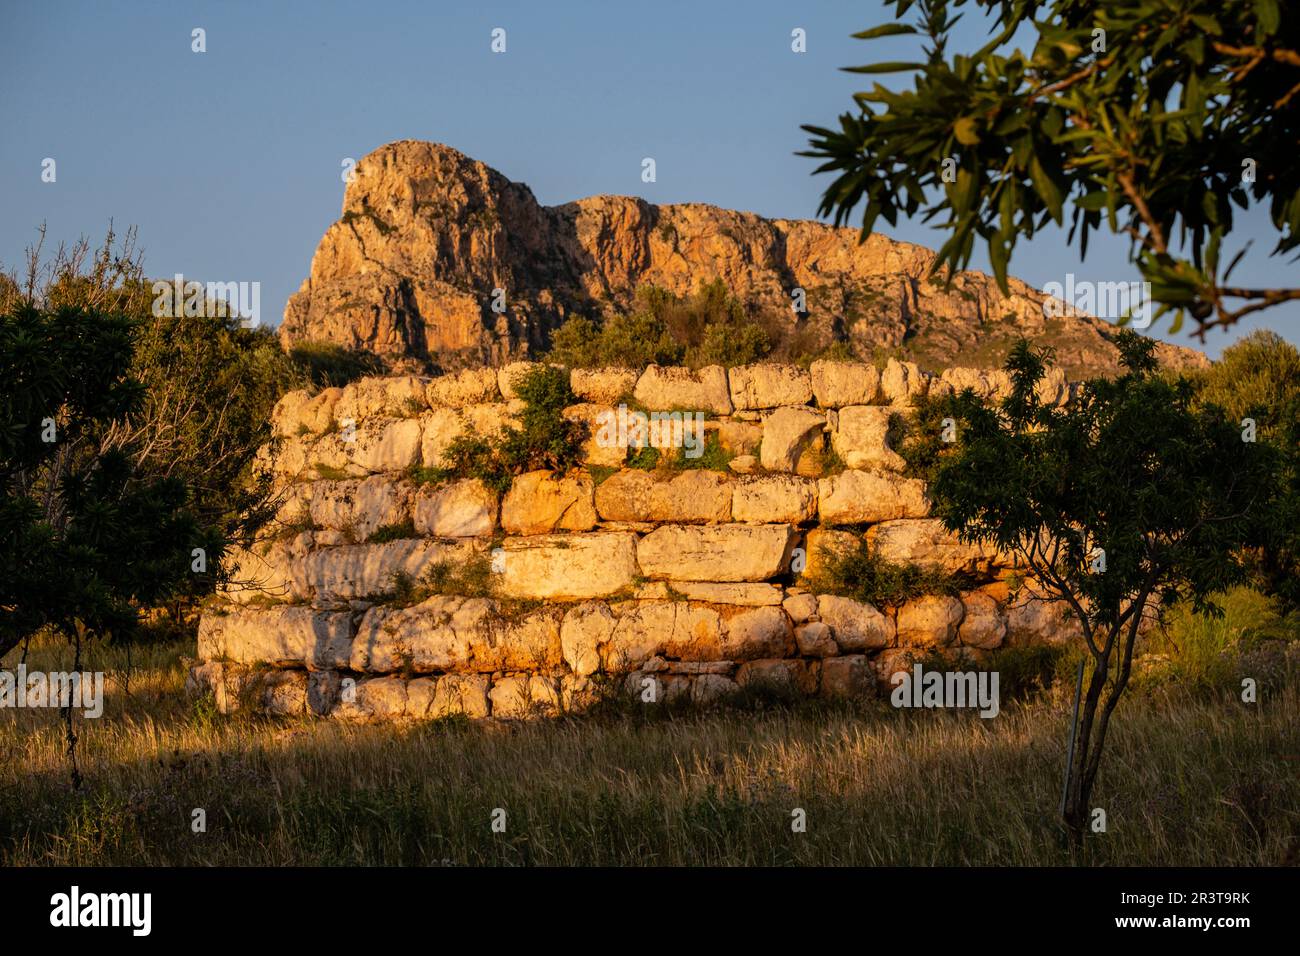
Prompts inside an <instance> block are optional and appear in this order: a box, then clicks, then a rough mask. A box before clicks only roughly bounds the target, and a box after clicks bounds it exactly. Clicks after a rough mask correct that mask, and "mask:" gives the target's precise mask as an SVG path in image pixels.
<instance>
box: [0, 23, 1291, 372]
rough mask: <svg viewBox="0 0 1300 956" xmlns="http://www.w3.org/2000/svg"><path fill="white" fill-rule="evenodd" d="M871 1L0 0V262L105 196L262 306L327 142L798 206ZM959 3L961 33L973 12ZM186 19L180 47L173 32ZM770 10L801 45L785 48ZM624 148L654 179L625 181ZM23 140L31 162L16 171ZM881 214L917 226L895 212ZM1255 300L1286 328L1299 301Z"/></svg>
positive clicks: (1246, 276) (1219, 343)
mask: <svg viewBox="0 0 1300 956" xmlns="http://www.w3.org/2000/svg"><path fill="white" fill-rule="evenodd" d="M887 19H889V13H888V12H887V11H886V9H885V7H884V5H883V3H879V2H878V0H877V2H868V3H850V2H809V0H805V2H802V3H799V4H791V3H779V2H767V0H750V2H740V0H735V2H722V0H708V2H700V0H696V2H671V0H655V2H653V3H631V2H625V3H612V2H608V0H606V2H596V0H593V2H577V0H565V2H561V0H554V2H538V0H533V2H520V3H492V2H475V3H468V2H467V3H439V2H435V0H425V2H410V3H383V2H361V0H354V2H348V3H335V2H294V3H288V2H280V3H276V2H270V0H267V2H260V3H259V2H242V0H240V2H220V3H217V2H213V3H200V2H186V0H180V2H113V0H88V2H81V3H68V2H61V0H43V2H40V3H17V2H15V0H0V103H2V105H3V117H4V119H3V128H4V133H3V136H2V137H0V263H3V265H4V267H5V268H6V269H8V268H10V267H13V266H16V265H18V264H20V262H21V258H22V253H23V249H24V248H25V247H26V246H27V245H28V244H29V243H30V242H31V241H32V240H33V238H34V237H35V228H36V226H37V225H38V224H40V223H41V222H42V221H44V222H47V223H48V225H49V234H50V240H51V241H53V242H57V241H59V240H65V241H70V240H74V239H76V238H77V237H78V236H80V235H86V236H88V237H90V238H91V239H92V240H94V239H98V238H101V237H102V236H103V233H104V230H105V227H106V226H107V224H108V222H109V220H110V219H112V220H114V222H115V224H116V226H117V227H118V229H119V231H120V230H121V229H122V228H123V227H125V226H128V225H136V226H138V227H139V233H140V243H141V246H142V247H143V248H144V250H145V266H146V268H147V270H148V271H149V273H150V274H151V275H155V276H171V275H172V274H174V273H177V272H181V273H185V274H186V275H188V276H192V277H195V278H201V279H205V280H206V279H212V280H222V281H227V280H233V281H253V280H256V281H260V282H261V283H262V315H263V320H264V321H270V322H274V323H278V322H279V318H280V315H281V314H282V312H283V307H284V302H285V299H286V298H287V297H288V295H289V294H290V293H291V292H293V291H294V290H296V289H297V287H298V285H299V284H300V283H301V282H302V280H303V278H304V277H305V276H306V275H307V272H308V268H309V265H310V262H311V256H312V253H313V251H314V250H315V247H316V244H317V242H318V241H319V239H320V237H321V234H322V233H323V232H324V230H325V228H326V227H327V226H328V225H329V224H330V223H331V222H332V221H334V220H335V219H336V218H337V217H338V215H339V208H340V203H341V200H342V192H343V184H342V182H341V181H340V176H339V174H340V171H341V170H340V162H341V161H342V160H343V159H344V158H345V157H354V158H358V159H359V158H360V157H361V156H363V155H365V154H366V153H367V152H369V151H370V150H372V149H374V148H375V147H377V146H379V145H381V144H382V143H385V142H388V141H390V140H395V139H408V138H409V139H427V140H434V141H437V142H443V143H447V144H449V145H451V146H454V147H456V148H457V149H460V150H461V151H463V152H465V153H467V154H468V155H470V156H472V157H474V158H476V159H480V160H482V161H484V162H486V163H487V164H489V165H491V166H494V167H496V168H497V169H499V170H500V171H501V172H503V173H504V174H505V175H507V176H508V177H510V178H511V179H515V180H520V181H523V182H526V183H527V184H528V185H529V186H530V187H532V190H533V192H534V193H535V194H536V195H537V198H538V199H539V200H540V201H541V202H543V203H546V204H548V205H550V204H555V203H562V202H566V201H568V200H570V199H576V198H579V197H581V196H587V195H592V194H596V193H621V194H635V195H641V196H644V197H645V198H646V199H648V200H650V201H652V202H659V203H663V202H686V201H692V202H707V203H713V204H715V205H719V206H725V207H732V208H737V209H745V210H752V211H754V212H757V213H760V214H762V215H765V216H783V217H788V218H813V216H814V213H815V210H816V207H817V201H818V197H819V194H820V191H821V189H823V188H824V187H825V186H826V184H827V182H828V181H829V180H828V179H827V178H826V177H816V178H814V177H812V176H811V175H810V173H811V171H812V169H813V167H814V165H815V164H814V163H813V161H812V160H809V159H804V158H802V157H798V156H795V155H794V153H795V152H796V151H797V150H799V149H802V148H804V147H805V145H806V140H807V137H806V135H805V134H804V133H802V132H801V130H800V129H799V126H800V124H801V123H818V124H821V125H829V124H830V123H831V122H832V121H833V120H834V118H835V117H836V116H838V114H839V113H840V112H843V111H844V110H845V109H847V108H849V107H850V106H851V100H850V95H851V94H852V93H853V92H854V91H855V90H858V89H862V88H864V86H865V83H864V80H865V79H867V78H862V77H857V76H854V75H851V74H846V73H842V72H840V71H839V70H838V69H837V68H838V67H841V66H848V65H852V64H856V63H862V62H866V61H868V60H871V59H905V58H907V57H906V56H905V55H904V56H899V55H898V54H900V53H904V52H905V45H906V44H908V43H910V42H911V41H910V40H909V39H907V38H903V39H890V40H883V41H872V42H870V43H865V42H862V41H857V40H852V39H850V37H849V34H851V33H853V32H854V31H857V30H861V29H864V28H866V27H868V26H874V25H876V24H877V23H880V22H883V21H884V20H887ZM967 19H968V20H970V19H971V17H969V16H968V18H967ZM964 26H965V27H966V32H965V34H964V35H963V41H964V42H965V44H966V48H973V46H974V45H976V44H977V43H978V42H979V40H980V39H981V38H982V37H983V33H982V31H980V30H978V29H976V25H974V24H964ZM194 27H202V28H204V29H205V30H206V31H207V52H206V53H203V54H196V53H193V52H191V50H190V43H191V41H190V32H191V30H192V29H193V28H194ZM494 27H502V28H504V29H505V30H506V31H507V52H506V53H505V54H503V55H496V54H493V53H492V52H491V51H490V49H489V43H490V33H491V31H492V29H493V28H494ZM795 27H802V28H804V29H805V30H806V31H807V37H808V52H807V53H805V54H795V53H792V52H791V50H790V42H791V41H790V31H791V30H792V29H793V28H795ZM645 156H652V157H654V158H655V160H656V163H657V167H658V181H657V182H656V183H652V184H646V183H642V182H641V179H640V171H641V167H640V163H641V159H642V157H645ZM45 157H53V158H54V159H55V160H56V161H57V163H58V167H57V169H58V181H57V182H56V183H53V184H47V183H42V182H41V178H40V172H41V161H42V160H43V159H44V158H45ZM1266 226H1267V220H1266V218H1265V217H1264V216H1262V215H1256V216H1254V217H1252V218H1251V219H1250V220H1249V221H1248V222H1247V223H1246V224H1245V225H1244V228H1242V229H1241V230H1239V231H1238V233H1237V234H1235V235H1234V240H1236V239H1237V238H1238V237H1239V236H1240V237H1241V238H1245V237H1248V236H1252V235H1253V236H1256V237H1257V242H1256V247H1255V251H1256V252H1257V253H1262V252H1263V251H1265V250H1267V249H1268V248H1270V247H1271V245H1272V242H1271V238H1270V236H1271V234H1270V233H1269V232H1268V231H1267V229H1266ZM884 229H885V231H886V232H887V233H888V234H890V235H892V236H894V237H896V238H900V239H906V240H909V241H912V242H917V243H921V244H923V245H927V246H930V247H931V248H936V247H937V246H938V245H939V244H940V242H941V241H942V239H941V238H940V236H939V234H938V233H936V232H935V231H933V230H932V229H930V228H929V227H928V226H922V225H920V224H900V226H899V228H897V229H890V228H889V227H888V226H887V225H885V227H884ZM1126 252H1127V243H1126V242H1124V241H1121V240H1118V239H1111V240H1109V241H1107V239H1106V238H1105V237H1101V236H1097V237H1095V238H1094V240H1093V244H1092V248H1091V249H1090V250H1089V256H1088V259H1087V261H1086V263H1080V262H1079V260H1078V256H1077V253H1074V252H1072V251H1070V250H1069V249H1068V248H1067V247H1066V245H1065V239H1064V234H1060V235H1044V236H1043V237H1042V238H1040V239H1036V240H1035V242H1034V246H1033V247H1032V249H1031V248H1024V247H1022V248H1021V249H1020V250H1018V251H1017V258H1016V259H1014V260H1013V262H1012V269H1011V271H1012V272H1013V273H1014V274H1016V275H1018V276H1020V277H1021V278H1023V279H1024V280H1026V281H1027V282H1029V283H1031V284H1033V285H1035V286H1037V287H1039V288H1041V287H1042V286H1043V285H1044V284H1045V283H1047V282H1049V281H1062V280H1063V278H1064V275H1065V273H1067V272H1073V273H1074V274H1075V275H1076V277H1077V278H1080V279H1092V280H1094V281H1120V280H1129V279H1133V278H1136V274H1135V273H1134V271H1133V270H1132V268H1131V267H1130V266H1128V265H1127V262H1126ZM973 267H974V268H981V269H984V268H987V262H986V261H985V260H983V259H977V260H976V261H975V262H974V263H973ZM1285 273H1291V281H1290V284H1294V273H1295V269H1294V268H1293V267H1289V266H1288V265H1287V263H1286V261H1285V260H1284V259H1272V260H1269V259H1266V258H1265V257H1264V256H1262V255H1255V256H1254V258H1253V259H1252V260H1251V261H1249V262H1248V263H1246V264H1244V265H1243V266H1242V267H1241V268H1240V269H1239V271H1238V273H1237V275H1236V276H1235V277H1234V278H1236V279H1238V281H1240V282H1242V283H1243V284H1248V283H1258V284H1280V283H1281V282H1285V281H1286V280H1280V279H1279V276H1280V275H1283V274H1285ZM1257 324H1263V325H1265V326H1267V327H1271V328H1275V329H1276V330H1278V331H1279V332H1282V333H1283V334H1284V335H1286V336H1287V337H1288V338H1290V339H1291V340H1292V341H1297V340H1298V339H1300V308H1290V309H1287V310H1283V309H1275V310H1272V311H1271V312H1269V313H1266V316H1265V318H1264V319H1262V320H1260V322H1259V323H1257ZM1161 326H1162V327H1167V326H1168V322H1167V320H1162V322H1161ZM1253 327H1255V325H1254V324H1249V325H1243V327H1242V329H1241V330H1239V331H1234V332H1233V333H1231V334H1230V335H1225V334H1222V333H1216V334H1214V335H1213V337H1212V338H1211V339H1210V341H1209V343H1208V348H1207V351H1209V352H1210V353H1211V354H1218V352H1219V351H1220V350H1221V348H1222V347H1223V345H1224V344H1226V343H1227V342H1230V341H1232V340H1233V339H1235V338H1236V337H1238V336H1239V335H1240V334H1242V333H1243V332H1244V331H1245V330H1247V329H1249V328H1253ZM1163 337H1166V338H1168V337H1169V336H1167V335H1166V336H1163ZM1173 340H1174V341H1181V342H1183V343H1185V344H1195V343H1192V342H1191V341H1190V340H1189V339H1188V338H1187V335H1186V332H1183V333H1181V334H1180V335H1179V336H1177V337H1174V338H1173Z"/></svg>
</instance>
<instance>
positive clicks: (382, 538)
mask: <svg viewBox="0 0 1300 956" xmlns="http://www.w3.org/2000/svg"><path fill="white" fill-rule="evenodd" d="M414 537H416V534H415V524H414V522H412V521H411V519H410V518H407V519H406V520H405V521H398V522H395V523H393V524H382V525H380V526H379V527H378V528H376V529H375V530H374V532H373V533H372V534H371V535H370V538H369V543H370V544H384V543H386V542H388V541H402V540H404V539H406V538H414Z"/></svg>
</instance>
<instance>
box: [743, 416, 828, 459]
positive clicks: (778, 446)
mask: <svg viewBox="0 0 1300 956" xmlns="http://www.w3.org/2000/svg"><path fill="white" fill-rule="evenodd" d="M825 427H826V419H825V418H824V417H823V416H822V415H820V414H818V413H817V412H815V411H813V410H812V409H811V408H788V407H787V408H778V409H777V410H776V411H774V412H772V414H770V415H768V416H766V417H765V418H764V419H763V445H762V447H761V448H760V449H759V461H760V462H761V463H762V465H763V468H764V469H766V470H767V471H795V470H797V468H798V464H799V459H800V457H801V456H803V454H804V453H805V452H806V451H807V450H808V448H809V446H810V444H811V443H812V442H813V440H814V439H816V438H818V437H819V436H820V435H821V433H822V431H823V430H824V429H825Z"/></svg>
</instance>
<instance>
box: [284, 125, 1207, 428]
mask: <svg viewBox="0 0 1300 956" xmlns="http://www.w3.org/2000/svg"><path fill="white" fill-rule="evenodd" d="M355 173H356V176H355V179H354V180H353V181H352V182H351V183H349V184H348V186H347V190H346V193H345V195H344V200H343V214H342V217H341V218H340V219H339V221H338V222H336V223H334V225H332V226H330V228H329V230H328V231H327V232H326V233H325V236H324V237H323V238H322V239H321V242H320V245H319V246H318V248H317V249H316V254H315V256H314V257H313V259H312V265H311V275H310V276H309V277H308V278H307V279H306V281H304V282H303V284H302V287H301V288H300V289H299V291H298V292H297V293H296V294H294V295H293V296H291V297H290V299H289V302H288V305H287V306H286V308H285V314H284V322H283V324H282V325H281V326H280V336H281V339H282V341H283V343H284V344H285V345H286V346H293V345H295V344H298V343H304V342H327V343H334V344H338V345H342V346H344V347H347V348H350V349H361V350H366V351H369V352H372V353H375V354H377V355H379V356H380V357H382V358H383V359H384V360H385V362H386V363H387V365H388V366H389V368H391V369H397V370H415V371H421V372H427V371H454V370H459V369H463V368H473V367H478V366H483V365H493V366H498V365H503V364H506V363H508V362H510V361H512V360H515V359H520V358H527V357H530V356H536V355H538V354H539V353H540V352H542V351H544V350H545V348H546V347H547V345H548V343H549V341H550V335H551V333H552V332H553V331H554V329H556V328H557V327H558V326H559V324H560V323H562V322H563V321H564V320H565V319H566V318H567V317H569V316H571V315H575V314H585V315H588V316H593V317H596V316H599V315H601V314H603V313H604V312H605V311H607V310H628V309H631V308H632V307H633V303H634V300H635V296H636V291H637V289H638V288H640V287H642V286H647V285H652V286H656V287H659V288H661V289H665V290H668V291H671V292H673V293H675V294H677V295H681V296H686V295H689V294H691V293H693V292H694V291H695V290H696V289H697V288H698V286H699V285H700V284H701V283H704V282H709V281H712V280H715V279H717V280H721V281H722V282H723V283H725V285H726V287H727V288H728V289H729V290H730V291H731V292H732V293H733V294H734V295H736V296H737V297H738V298H739V299H740V300H741V301H742V302H743V303H745V305H746V306H747V308H748V310H749V313H750V315H751V316H752V317H753V318H754V319H755V321H761V322H762V323H763V324H764V326H765V327H766V328H768V329H769V330H771V331H772V332H773V333H774V335H775V338H776V340H777V344H778V347H777V350H776V352H775V353H774V355H773V358H775V359H789V358H793V357H798V356H799V355H815V354H818V353H819V351H820V350H822V349H825V348H827V347H828V346H831V345H832V344H833V343H836V342H840V343H843V344H844V345H845V346H847V348H848V349H849V350H850V352H851V353H853V354H854V355H856V356H857V357H858V358H861V359H872V358H873V357H877V356H880V355H894V356H895V357H899V358H906V359H911V360H914V361H916V362H917V363H918V364H919V365H920V366H921V367H922V368H925V369H927V370H932V371H937V370H939V369H941V368H943V367H945V366H948V365H951V364H953V362H954V361H955V360H957V359H958V358H960V360H961V361H962V362H963V363H964V364H967V365H971V366H976V367H979V368H996V367H999V366H1000V365H1001V362H1002V359H1003V358H1004V357H1005V354H1006V351H1007V348H1008V347H1009V345H1010V343H1011V342H1012V341H1014V340H1015V339H1016V338H1017V337H1019V336H1021V335H1024V336H1028V337H1029V338H1031V339H1033V340H1035V341H1038V342H1041V343H1044V344H1052V345H1053V346H1055V347H1056V349H1057V361H1058V363H1059V364H1060V366H1061V367H1062V368H1063V369H1065V370H1066V372H1067V373H1069V375H1070V376H1071V377H1074V378H1078V377H1082V376H1084V375H1085V374H1093V373H1098V372H1101V373H1105V372H1110V371H1113V370H1114V369H1115V367H1116V356H1117V353H1116V350H1115V348H1114V347H1113V346H1112V345H1111V344H1110V342H1109V341H1108V336H1109V335H1110V334H1111V333H1112V332H1113V328H1112V327H1111V326H1110V325H1109V324H1108V323H1105V322H1102V321H1100V320H1098V319H1094V318H1090V317H1087V316H1073V315H1067V316H1065V317H1061V318H1052V319H1048V318H1046V317H1045V316H1044V311H1043V300H1044V296H1043V295H1042V293H1040V292H1037V291H1035V290H1034V289H1031V288H1030V287H1029V286H1027V285H1025V284H1024V283H1023V282H1019V281H1017V280H1014V279H1013V280H1011V283H1010V292H1011V294H1010V295H1009V296H1004V295H1002V293H1001V292H1000V291H999V290H998V288H997V285H996V284H995V283H994V281H993V280H992V279H991V278H990V277H989V276H987V275H983V274H981V273H975V272H965V273H961V274H960V275H958V276H956V278H955V279H954V281H953V283H952V285H951V286H950V287H947V288H945V287H944V286H943V284H942V283H940V282H938V281H937V280H933V279H931V278H930V277H929V270H930V267H931V265H932V263H933V261H934V254H933V253H932V252H930V251H929V250H927V249H924V248H921V247H920V246H914V245H911V244H909V243H905V242H895V241H893V240H891V239H888V238H886V237H884V236H881V235H878V234H873V235H871V236H869V237H868V238H867V240H866V241H865V242H863V243H859V242H858V233H857V231H856V230H853V229H835V228H832V227H830V226H827V225H824V224H822V223H818V222H811V221H802V220H787V219H764V218H762V217H760V216H757V215H754V214H753V213H746V212H735V211H732V210H727V209H719V208H716V207H714V206H708V205H703V204H698V203H687V204H681V205H665V206H656V205H653V204H651V203H648V202H646V201H645V200H643V199H638V198H635V197H628V196H592V197H590V198H587V199H579V200H577V201H576V202H570V203H566V204H564V205H561V206H542V205H541V204H539V203H538V202H537V200H536V199H535V198H534V196H533V194H532V192H531V191H530V190H529V189H528V187H527V186H525V185H523V184H522V183H515V182H511V181H510V180H508V179H506V178H505V177H504V176H503V175H501V174H500V173H498V172H496V171H495V170H493V169H491V168H489V167H488V166H486V165H484V164H483V163H481V162H477V161H476V160H473V159H470V158H469V157H467V156H465V155H463V154H462V153H459V152H457V151H456V150H454V149H451V148H449V147H446V146H441V145H437V144H433V143H424V142H415V141H411V140H402V141H399V142H395V143H389V144H388V145H386V146H382V147H380V148H379V149H377V150H375V151H374V152H372V153H370V154H369V155H367V156H365V157H364V158H363V159H362V160H361V161H360V162H359V163H358V164H357V166H356V169H355ZM796 289H802V290H803V292H804V294H805V297H806V309H805V311H804V312H803V313H801V314H796V313H795V311H794V309H793V308H792V295H793V294H794V291H795V290H796ZM1161 349H1162V353H1163V357H1164V358H1165V360H1166V361H1167V362H1168V363H1169V364H1180V365H1183V364H1199V363H1202V362H1204V357H1203V356H1201V355H1200V353H1197V352H1193V351H1191V350H1188V349H1178V348H1174V347H1171V346H1161ZM788 384H789V383H788V382H784V381H783V380H781V379H780V378H779V377H778V378H777V379H776V380H774V381H772V382H769V383H757V382H752V381H748V380H733V382H732V387H733V390H734V391H733V394H732V395H727V394H725V393H724V394H723V395H721V396H720V397H719V398H718V403H719V404H720V403H723V402H725V403H726V404H728V405H729V404H731V403H733V402H735V403H737V407H750V406H753V405H754V404H755V403H758V404H759V405H761V404H762V403H764V402H774V401H775V399H776V398H781V399H783V400H786V399H789V398H791V397H792V396H791V394H790V393H787V392H785V391H783V389H785V388H787V387H788ZM846 384H847V383H846ZM900 384H901V385H902V386H903V387H906V383H900ZM707 385H708V383H702V385H701V387H707ZM841 387H844V386H841ZM848 387H852V388H855V389H862V388H864V387H865V388H870V387H871V385H870V382H854V383H851V384H848ZM765 391H766V393H767V394H766V395H765V394H764V393H765ZM793 397H795V398H797V396H793ZM719 411H722V410H721V409H719Z"/></svg>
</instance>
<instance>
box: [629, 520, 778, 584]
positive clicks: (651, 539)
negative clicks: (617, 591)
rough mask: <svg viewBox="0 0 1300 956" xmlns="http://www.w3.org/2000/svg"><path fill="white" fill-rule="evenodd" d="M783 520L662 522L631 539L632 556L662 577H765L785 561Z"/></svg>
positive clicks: (775, 572)
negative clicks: (779, 522)
mask: <svg viewBox="0 0 1300 956" xmlns="http://www.w3.org/2000/svg"><path fill="white" fill-rule="evenodd" d="M794 542H795V535H794V531H793V529H791V528H790V527H789V526H788V525H744V524H724V525H704V526H690V527H682V526H676V525H664V526H663V527H660V528H656V529H655V530H654V531H652V532H650V533H649V534H647V535H646V536H645V537H643V538H642V539H641V540H640V541H638V542H637V561H638V562H639V564H640V565H641V571H642V573H643V574H645V575H646V576H647V577H649V578H656V579H659V580H664V581H672V580H680V581H766V580H768V579H769V578H773V577H776V575H778V574H780V573H782V572H783V571H784V570H785V569H786V568H787V566H788V562H789V559H790V550H791V548H792V547H793V546H794Z"/></svg>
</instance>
